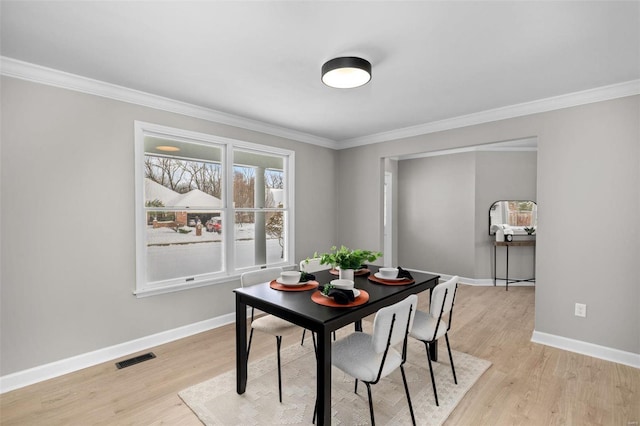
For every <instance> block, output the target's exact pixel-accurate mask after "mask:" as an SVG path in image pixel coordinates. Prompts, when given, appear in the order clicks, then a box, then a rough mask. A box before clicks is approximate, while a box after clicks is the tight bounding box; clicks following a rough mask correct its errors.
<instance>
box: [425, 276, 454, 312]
mask: <svg viewBox="0 0 640 426" xmlns="http://www.w3.org/2000/svg"><path fill="white" fill-rule="evenodd" d="M459 279H460V278H459V277H458V276H455V277H451V279H450V280H449V281H446V282H444V283H442V284H438V285H437V286H435V287H434V288H433V291H432V292H431V305H430V306H429V314H431V316H432V317H433V318H435V319H438V318H440V312H442V315H446V314H447V313H450V312H451V309H453V299H454V298H455V296H456V288H457V285H458V280H459ZM445 294H446V297H445Z"/></svg>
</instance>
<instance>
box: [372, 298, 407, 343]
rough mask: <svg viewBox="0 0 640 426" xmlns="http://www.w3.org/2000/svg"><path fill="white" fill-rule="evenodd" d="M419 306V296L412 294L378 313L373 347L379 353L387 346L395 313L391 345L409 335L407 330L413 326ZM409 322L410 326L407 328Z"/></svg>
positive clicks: (375, 320)
mask: <svg viewBox="0 0 640 426" xmlns="http://www.w3.org/2000/svg"><path fill="white" fill-rule="evenodd" d="M417 306H418V296H416V295H415V294H412V295H411V296H409V297H407V298H406V299H404V300H402V301H400V302H398V303H396V304H394V305H391V306H387V307H385V308H382V309H380V310H379V311H378V313H376V316H375V318H374V320H373V342H372V343H373V349H374V350H375V351H376V352H377V353H382V352H384V351H385V349H386V348H387V341H388V340H389V330H390V328H391V324H392V320H393V316H394V314H395V322H394V323H393V331H392V334H391V342H390V345H391V346H393V345H396V344H398V343H400V342H402V341H404V339H405V338H406V337H407V331H408V330H409V331H410V330H411V327H412V326H413V318H414V316H415V313H416V309H417ZM407 322H409V328H408V329H407Z"/></svg>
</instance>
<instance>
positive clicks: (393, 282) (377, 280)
mask: <svg viewBox="0 0 640 426" xmlns="http://www.w3.org/2000/svg"><path fill="white" fill-rule="evenodd" d="M369 281H372V282H374V283H378V284H384V285H408V284H413V283H415V282H416V280H410V279H407V278H405V279H403V280H383V279H382V278H378V277H376V276H375V275H369Z"/></svg>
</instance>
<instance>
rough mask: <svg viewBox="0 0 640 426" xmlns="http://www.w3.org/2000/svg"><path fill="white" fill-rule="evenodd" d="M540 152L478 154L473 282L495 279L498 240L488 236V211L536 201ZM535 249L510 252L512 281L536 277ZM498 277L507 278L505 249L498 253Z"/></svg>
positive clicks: (514, 248)
mask: <svg viewBox="0 0 640 426" xmlns="http://www.w3.org/2000/svg"><path fill="white" fill-rule="evenodd" d="M537 168H538V166H537V152H535V151H524V152H516V151H479V152H477V153H476V176H475V196H476V200H475V212H476V215H475V220H476V224H475V268H474V275H473V277H472V278H476V279H486V278H489V277H492V276H493V252H494V244H493V242H494V241H495V236H494V235H489V208H490V207H491V205H492V204H493V203H494V202H495V201H499V200H531V201H536V200H537V190H536V188H537V187H536V180H537ZM534 250H535V248H534V247H513V248H511V249H510V250H509V277H510V278H513V279H529V278H532V277H534V276H535V271H534V259H535V257H534V256H535V253H534ZM495 260H496V270H497V271H498V275H497V276H498V277H505V276H506V269H505V268H506V249H505V248H504V247H498V248H497V250H496V259H495Z"/></svg>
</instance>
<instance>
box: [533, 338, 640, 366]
mask: <svg viewBox="0 0 640 426" xmlns="http://www.w3.org/2000/svg"><path fill="white" fill-rule="evenodd" d="M531 341H532V342H533V343H540V344H542V345H547V346H552V347H554V348H558V349H563V350H565V351H570V352H575V353H579V354H582V355H588V356H592V357H594V358H599V359H604V360H605V361H612V362H617V363H618V364H624V365H628V366H631V367H635V368H640V354H636V353H632V352H625V351H621V350H619V349H613V348H608V347H606V346H600V345H596V344H593V343H588V342H583V341H581V340H574V339H569V338H567V337H562V336H556V335H554V334H548V333H543V332H540V331H535V330H534V331H533V335H532V336H531Z"/></svg>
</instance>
